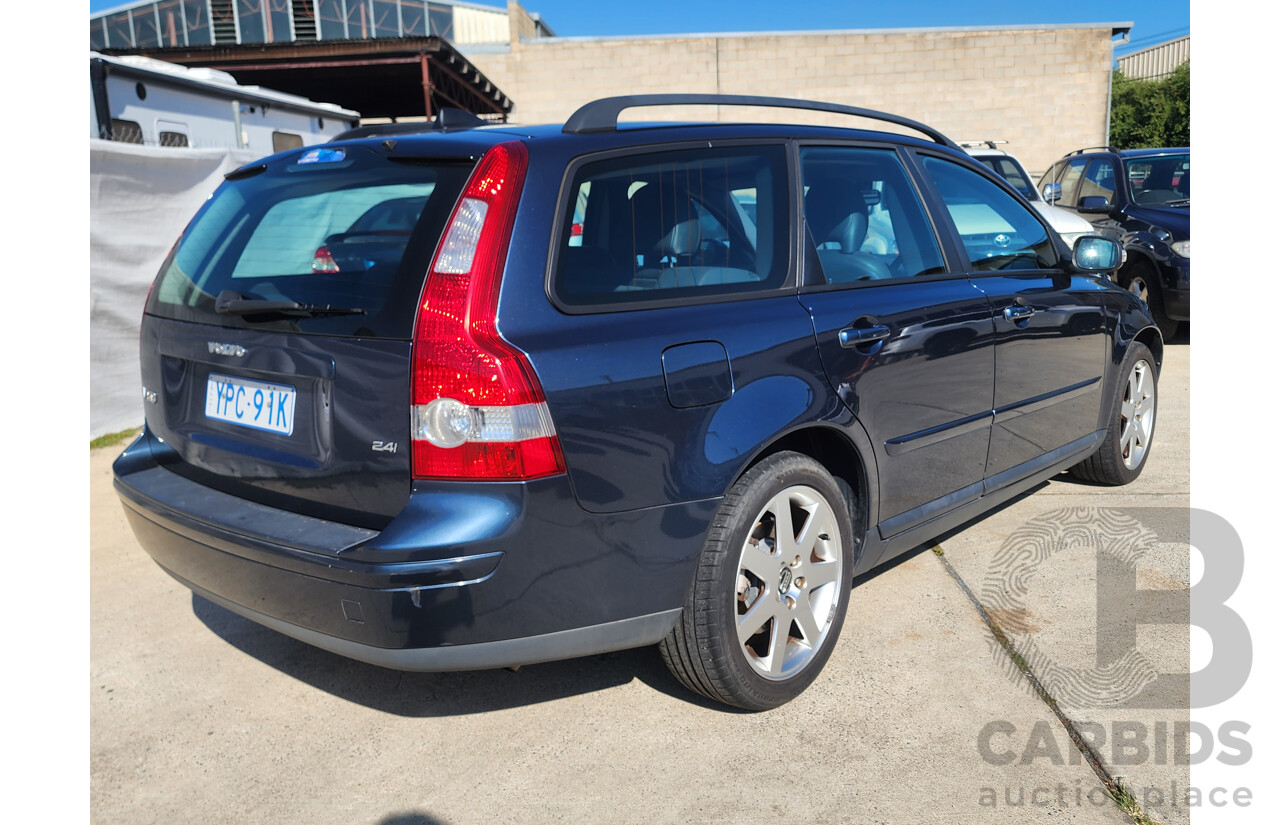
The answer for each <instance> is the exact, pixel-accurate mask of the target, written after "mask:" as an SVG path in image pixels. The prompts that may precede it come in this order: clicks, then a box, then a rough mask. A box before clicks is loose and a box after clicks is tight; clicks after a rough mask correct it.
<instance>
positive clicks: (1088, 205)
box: [1076, 195, 1111, 215]
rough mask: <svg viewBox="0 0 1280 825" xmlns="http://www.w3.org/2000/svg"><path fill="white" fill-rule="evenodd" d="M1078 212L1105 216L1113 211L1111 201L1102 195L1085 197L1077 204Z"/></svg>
mask: <svg viewBox="0 0 1280 825" xmlns="http://www.w3.org/2000/svg"><path fill="white" fill-rule="evenodd" d="M1076 211H1077V212H1080V213H1081V214H1085V215H1105V214H1106V213H1107V212H1110V211H1111V201H1109V200H1107V199H1106V198H1104V197H1102V196H1101V195H1085V196H1084V197H1083V198H1081V199H1080V202H1079V203H1077V204H1076Z"/></svg>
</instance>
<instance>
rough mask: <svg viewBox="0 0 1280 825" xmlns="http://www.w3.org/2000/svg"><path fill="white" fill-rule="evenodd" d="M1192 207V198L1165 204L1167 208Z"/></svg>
mask: <svg viewBox="0 0 1280 825" xmlns="http://www.w3.org/2000/svg"><path fill="white" fill-rule="evenodd" d="M1190 205H1191V198H1184V199H1183V200H1180V201H1169V202H1168V203H1166V204H1165V206H1190Z"/></svg>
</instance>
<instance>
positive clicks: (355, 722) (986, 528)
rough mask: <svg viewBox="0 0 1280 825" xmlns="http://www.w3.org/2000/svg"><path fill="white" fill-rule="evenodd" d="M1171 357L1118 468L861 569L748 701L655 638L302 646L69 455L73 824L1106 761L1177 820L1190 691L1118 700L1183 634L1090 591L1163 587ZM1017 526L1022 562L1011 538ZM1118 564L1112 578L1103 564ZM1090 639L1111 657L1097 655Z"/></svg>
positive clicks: (605, 798)
mask: <svg viewBox="0 0 1280 825" xmlns="http://www.w3.org/2000/svg"><path fill="white" fill-rule="evenodd" d="M1189 372H1190V346H1189V345H1188V344H1186V343H1185V339H1184V342H1183V343H1180V344H1172V345H1170V346H1169V347H1168V348H1167V350H1166V358H1165V369H1164V373H1163V375H1162V380H1161V382H1160V412H1159V420H1158V423H1157V430H1156V439H1157V440H1156V446H1155V449H1154V452H1153V453H1152V455H1151V457H1150V460H1149V463H1148V465H1147V467H1146V470H1145V472H1144V474H1143V476H1142V477H1141V478H1140V479H1139V480H1138V481H1137V482H1136V483H1134V484H1133V485H1130V486H1129V487H1126V488H1122V489H1114V488H1111V489H1108V488H1100V487H1093V486H1089V485H1085V484H1080V483H1077V482H1075V481H1072V480H1070V479H1069V478H1068V477H1066V476H1062V477H1061V478H1060V479H1055V480H1053V481H1051V482H1048V483H1047V484H1044V485H1042V486H1041V487H1040V488H1039V489H1037V490H1035V491H1033V492H1032V493H1031V494H1029V495H1026V496H1023V497H1021V498H1020V499H1017V500H1015V501H1014V502H1012V503H1011V504H1009V505H1007V506H1005V507H1004V508H1002V509H1001V510H999V511H998V512H996V513H994V514H992V515H989V516H987V517H985V518H983V519H982V520H980V521H977V522H975V523H973V524H970V525H968V526H967V527H966V528H964V529H962V530H960V531H957V532H955V533H953V534H951V535H948V536H945V537H943V538H942V539H941V540H940V542H939V547H938V550H940V551H941V552H940V553H939V552H934V551H931V549H930V548H922V549H920V550H918V551H916V552H914V553H912V554H908V555H907V556H905V557H904V558H903V559H902V560H901V561H900V562H898V563H897V564H895V565H894V566H892V567H891V568H889V569H886V570H882V571H879V572H878V573H877V574H876V575H873V576H871V577H869V578H866V579H865V580H863V581H860V582H859V583H858V584H857V586H856V587H855V589H854V591H853V595H852V602H851V607H850V611H849V615H848V619H847V621H846V625H845V629H844V633H843V635H842V637H841V639H840V640H839V644H838V646H837V648H836V650H835V652H834V654H833V656H832V658H831V660H830V662H829V664H828V665H827V667H826V669H825V671H824V672H823V674H822V676H821V677H820V678H819V679H818V681H817V683H816V684H815V685H814V686H813V687H812V688H810V689H809V690H808V691H807V692H806V693H805V694H804V695H803V696H801V697H800V698H799V699H797V700H796V701H794V702H792V703H790V704H788V705H785V706H783V707H781V708H778V709H777V710H774V711H770V712H767V713H760V714H747V713H739V712H733V711H730V710H726V709H724V708H722V707H719V706H713V705H710V704H708V703H705V702H703V701H701V700H699V699H698V698H697V697H695V696H694V695H693V694H691V693H689V692H687V691H686V690H684V689H683V688H682V687H681V686H680V685H679V684H678V683H677V682H676V681H675V680H674V679H673V678H672V677H671V676H670V675H668V673H667V671H666V669H665V668H664V666H663V664H662V661H661V659H660V657H659V656H658V653H657V651H656V649H642V650H634V651H626V652H621V653H614V654H607V655H603V656H596V657H590V658H586V659H579V660H574V661H568V662H559V663H552V664H545V665H537V666H532V667H526V668H522V669H520V670H519V671H517V672H514V673H513V672H509V671H505V670H498V671H484V672H474V673H456V674H402V673H398V672H394V671H389V670H383V669H380V668H377V667H374V666H370V665H365V664H362V663H359V662H352V661H348V660H344V659H341V658H339V657H337V656H334V655H331V654H329V653H326V652H324V651H320V650H318V649H315V648H311V647H308V646H307V645H305V644H303V643H301V642H296V641H294V640H292V639H289V638H286V637H284V636H281V635H279V634H276V633H274V632H272V631H270V630H266V629H264V628H261V627H258V626H257V625H254V624H252V623H250V622H248V621H246V620H244V619H242V618H240V617H238V616H236V615H234V614H231V613H229V612H227V611H225V610H223V609H221V608H219V607H216V606H214V605H212V604H210V603H209V602H207V601H204V600H203V599H200V598H197V597H193V596H192V595H191V593H190V592H189V591H187V590H186V589H185V588H184V587H182V586H181V585H179V584H178V583H177V582H175V581H173V580H172V579H170V578H169V577H168V576H167V575H166V574H165V573H163V572H162V571H161V570H160V568H158V567H157V566H156V565H155V564H154V563H153V562H152V561H151V560H150V558H149V557H148V556H147V555H146V554H145V553H144V552H143V551H142V550H141V549H140V548H139V547H138V545H137V544H136V542H135V541H134V540H133V536H132V534H131V533H130V531H129V529H128V527H127V525H126V523H125V519H124V515H123V512H122V509H121V506H120V504H119V503H118V501H117V500H116V497H115V494H114V492H113V491H112V489H111V472H110V465H111V461H112V460H113V459H114V457H115V455H116V454H117V453H118V452H119V449H118V448H117V449H105V450H97V451H94V452H93V453H92V455H91V459H90V467H91V470H90V472H91V489H92V492H91V508H92V509H91V517H90V518H91V530H92V553H91V558H92V562H91V563H92V570H91V598H92V604H91V617H92V628H91V657H92V661H91V671H90V672H91V682H90V690H91V697H90V711H91V806H92V813H93V819H94V821H95V822H101V823H117V822H118V823H138V822H166V823H171V822H201V823H210V822H234V823H282V822H305V823H308V824H309V825H322V824H323V823H343V825H349V823H380V825H393V823H394V825H409V823H452V824H456V825H462V824H463V823H497V822H512V823H542V822H570V823H594V822H618V823H661V822H710V823H756V822H761V823H763V822H771V823H777V822H806V823H808V822H823V823H827V822H849V823H855V822H857V823H861V822H868V823H871V822H886V823H888V822H893V823H898V822H901V823H932V822H937V823H957V822H982V823H989V822H990V823H1003V822H1008V823H1026V822H1036V821H1042V820H1045V819H1049V818H1053V819H1054V821H1062V822H1119V823H1124V822H1131V821H1133V820H1132V819H1131V817H1130V816H1129V815H1126V814H1125V813H1122V812H1121V810H1120V808H1119V807H1117V805H1116V803H1115V802H1114V801H1113V799H1112V796H1113V795H1114V794H1115V793H1116V789H1117V788H1118V787H1120V785H1117V784H1115V783H1116V781H1117V780H1116V778H1117V777H1121V776H1122V777H1123V779H1121V780H1119V782H1120V783H1121V784H1122V785H1123V786H1124V787H1126V788H1128V789H1130V790H1131V791H1133V793H1134V795H1135V796H1136V797H1137V803H1138V804H1139V806H1140V807H1141V808H1142V810H1143V811H1145V814H1141V813H1140V814H1139V816H1142V815H1149V816H1151V817H1152V818H1153V819H1156V820H1163V821H1168V822H1187V821H1189V817H1187V816H1186V814H1185V812H1186V810H1187V809H1186V808H1185V807H1184V806H1182V805H1179V806H1178V807H1174V806H1173V805H1172V804H1171V803H1172V801H1173V800H1175V799H1177V797H1178V791H1177V789H1179V788H1182V789H1185V788H1186V786H1187V784H1188V776H1187V774H1188V769H1187V767H1186V766H1185V765H1177V764H1176V762H1177V761H1178V760H1177V758H1176V753H1175V752H1176V748H1175V747H1174V746H1173V744H1171V743H1172V739H1173V738H1175V736H1174V735H1175V733H1176V732H1177V731H1176V728H1177V725H1178V723H1179V722H1182V723H1184V724H1185V720H1186V718H1187V711H1186V710H1185V708H1184V709H1177V708H1173V709H1169V710H1161V709H1159V708H1156V709H1152V708H1146V709H1142V710H1133V709H1126V708H1125V707H1124V705H1125V704H1126V703H1129V704H1132V700H1133V697H1134V693H1135V691H1136V690H1139V689H1149V687H1150V684H1151V679H1152V678H1153V677H1152V674H1153V673H1155V674H1159V673H1175V674H1177V673H1185V672H1186V671H1187V670H1189V668H1188V661H1189V653H1188V650H1189V632H1188V629H1187V627H1186V625H1185V623H1183V624H1182V625H1181V626H1180V627H1179V626H1177V625H1173V626H1168V627H1166V626H1160V625H1153V624H1149V623H1141V621H1140V620H1139V625H1140V626H1139V627H1138V630H1137V632H1136V634H1130V635H1133V636H1134V638H1135V639H1136V641H1134V642H1133V644H1128V642H1127V641H1126V640H1127V639H1128V638H1129V636H1128V635H1126V632H1127V631H1125V630H1124V628H1123V627H1120V628H1119V629H1117V630H1116V632H1115V633H1112V632H1111V629H1110V628H1109V626H1100V625H1105V622H1103V621H1101V620H1099V619H1098V610H1097V604H1098V603H1099V598H1100V593H1101V598H1103V601H1104V603H1105V604H1106V605H1107V607H1106V608H1105V611H1106V612H1105V614H1104V617H1103V618H1104V619H1107V620H1110V618H1111V617H1112V615H1113V614H1114V613H1115V611H1114V610H1112V609H1111V605H1113V604H1114V603H1119V602H1122V601H1123V599H1122V598H1121V597H1122V596H1123V595H1124V594H1125V593H1128V592H1135V591H1134V588H1137V589H1139V590H1141V589H1148V590H1150V589H1155V590H1164V591H1170V592H1173V593H1175V594H1177V593H1185V591H1186V589H1187V586H1188V582H1189V562H1188V549H1187V544H1186V541H1187V530H1186V508H1187V507H1188V506H1189V495H1190V479H1189V469H1190V461H1189V447H1188V427H1187V425H1188V402H1189V392H1188V390H1189ZM1063 525H1073V526H1072V528H1071V529H1069V530H1068V529H1065V528H1063V527H1062V526H1063ZM1116 536H1126V537H1128V538H1127V541H1128V544H1124V545H1123V546H1122V547H1120V549H1118V550H1117V549H1116V548H1117V545H1116V541H1115V537H1116ZM1029 537H1030V538H1029ZM1029 540H1030V541H1039V542H1041V545H1040V546H1041V548H1042V550H1041V552H1040V553H1039V555H1038V556H1035V557H1034V558H1033V560H1032V562H1030V563H1028V562H1027V561H1026V559H1025V557H1020V556H1019V554H1018V553H1017V552H1016V551H1017V548H1018V547H1021V546H1024V544H1025V542H1027V541H1029ZM1020 542H1021V543H1022V544H1020ZM1046 548H1047V549H1046ZM1011 551H1012V552H1011ZM1020 559H1021V561H1020ZM1099 559H1102V561H1099ZM1011 560H1012V561H1011ZM1117 564H1120V565H1121V567H1120V568H1117V567H1116V565H1117ZM1124 564H1129V567H1131V568H1132V569H1133V570H1134V571H1136V572H1135V573H1133V574H1132V575H1133V576H1136V584H1134V585H1133V586H1132V587H1130V589H1129V590H1128V591H1126V590H1124V588H1123V585H1124V584H1125V583H1126V582H1127V581H1128V579H1126V578H1125V577H1124V576H1123V575H1117V576H1113V575H1111V573H1112V572H1113V571H1114V570H1117V569H1119V570H1121V572H1122V573H1123V570H1124V569H1127V568H1124V567H1123V565H1124ZM1107 565H1110V566H1107ZM1100 569H1101V570H1103V571H1104V575H1103V576H1102V577H1101V578H1102V580H1103V582H1104V588H1102V590H1101V591H1100V589H1099V586H1098V581H1099V576H1098V574H1097V571H1098V570H1100ZM1114 582H1119V585H1114ZM1113 585H1114V586H1113ZM1108 588H1109V589H1108ZM1103 591H1105V592H1103ZM970 594H972V598H971V595H970ZM1116 594H1118V595H1116ZM1113 595H1115V599H1112V596H1113ZM975 600H976V601H975ZM977 603H982V604H983V605H984V606H985V607H986V608H988V609H987V611H986V618H985V619H984V615H983V614H982V613H981V612H980V611H979V609H978V608H977V606H976V604H977ZM1116 615H1120V616H1121V617H1123V615H1126V614H1124V612H1123V611H1120V613H1118V614H1116ZM986 619H990V621H991V622H993V623H994V625H995V626H996V627H999V628H1000V629H1001V632H1002V633H1003V636H1004V637H1005V639H1006V640H1007V641H1008V643H1009V644H1010V645H1011V646H1012V648H1013V649H1014V650H1016V651H1019V655H1018V656H1017V657H1010V655H1009V653H1008V652H1007V651H1006V649H1005V648H1004V647H1002V646H1001V645H1000V644H999V643H998V642H997V641H996V636H995V634H994V633H993V631H992V625H990V624H988V623H987V620H986ZM1122 624H1123V622H1122ZM1126 645H1128V647H1126ZM1100 648H1105V651H1106V652H1107V655H1108V656H1109V657H1111V658H1113V659H1115V660H1117V661H1119V662H1120V664H1119V665H1116V664H1115V663H1114V662H1111V661H1108V662H1107V663H1106V664H1107V665H1108V667H1105V668H1100V667H1099V663H1100V662H1101V660H1102V658H1104V657H1101V656H1100V655H1099V654H1098V650H1099V649H1100ZM1113 654H1114V655H1113ZM1016 662H1022V663H1024V664H1026V665H1027V667H1029V669H1030V670H1031V672H1032V673H1033V674H1035V675H1036V676H1037V679H1038V680H1039V684H1040V685H1041V691H1040V692H1039V693H1038V692H1037V691H1036V690H1034V689H1032V687H1031V686H1030V685H1031V682H1030V681H1029V680H1028V679H1027V676H1026V674H1025V673H1024V672H1023V671H1022V670H1021V669H1020V668H1019V666H1018V664H1017V663H1016ZM1080 674H1083V675H1084V676H1085V677H1088V678H1084V679H1083V680H1081V679H1077V678H1075V677H1076V676H1078V675H1080ZM1169 683H1170V682H1169V680H1166V682H1165V683H1162V684H1165V685H1166V686H1167V685H1168V684H1169ZM1172 684H1173V687H1174V688H1176V687H1177V680H1176V679H1175V680H1173V682H1172ZM1055 692H1057V694H1058V695H1057V696H1055V695H1054V693H1055ZM1175 692H1176V691H1175ZM1046 696H1049V697H1052V698H1053V699H1055V702H1056V707H1057V710H1055V709H1054V708H1053V707H1051V704H1050V703H1049V702H1046V699H1045V697H1046ZM1166 704H1168V703H1167V702H1166ZM1064 722H1065V724H1064ZM1139 727H1140V728H1142V732H1141V736H1139V731H1138V728H1139ZM1073 732H1074V734H1075V737H1076V739H1077V740H1078V741H1084V742H1089V741H1091V742H1092V743H1093V747H1092V748H1091V749H1086V750H1088V751H1090V753H1089V755H1090V756H1092V757H1094V758H1096V759H1097V763H1096V764H1091V762H1090V759H1089V758H1085V757H1082V755H1081V747H1080V746H1079V745H1078V744H1076V743H1075V742H1073V739H1072V734H1073ZM1100 735H1101V737H1102V738H1101V739H1100V738H1099V737H1100ZM1161 741H1163V742H1164V743H1165V744H1164V745H1163V746H1162V745H1161V744H1160V742H1161ZM1117 743H1118V745H1119V747H1118V748H1117V747H1116V746H1117ZM1138 745H1142V746H1143V747H1144V748H1145V751H1146V754H1145V756H1143V752H1142V750H1139V749H1138V747H1137V746H1138ZM1139 757H1142V758H1139ZM1106 783H1111V786H1110V787H1108V784H1106ZM1171 783H1172V786H1173V787H1172V788H1171ZM1151 788H1160V789H1163V791H1162V800H1163V801H1157V800H1156V799H1155V797H1154V796H1153V795H1152V794H1151V793H1149V792H1148V791H1149V789H1151ZM1144 794H1145V799H1144Z"/></svg>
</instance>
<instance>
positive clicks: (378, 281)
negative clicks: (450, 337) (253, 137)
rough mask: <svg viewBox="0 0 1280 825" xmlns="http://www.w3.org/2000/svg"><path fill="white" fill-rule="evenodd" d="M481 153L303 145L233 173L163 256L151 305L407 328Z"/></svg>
mask: <svg viewBox="0 0 1280 825" xmlns="http://www.w3.org/2000/svg"><path fill="white" fill-rule="evenodd" d="M470 167H471V163H470V161H467V160H463V161H460V162H451V161H412V160H409V161H394V160H390V159H388V158H387V157H386V156H385V155H383V154H381V153H380V152H377V151H375V150H372V149H369V148H366V147H361V146H347V147H341V148H324V149H314V148H313V149H310V150H302V151H299V152H296V153H292V154H289V155H286V156H284V157H283V158H282V159H279V160H275V161H273V162H271V163H270V164H268V166H267V168H266V169H265V170H264V171H261V172H259V173H257V174H253V173H252V171H249V172H247V173H245V174H241V175H233V176H232V177H233V178H234V179H232V180H228V181H226V182H225V183H223V184H222V186H220V187H219V188H218V190H217V191H216V192H215V193H214V194H213V196H212V197H211V198H210V199H209V200H208V201H207V202H206V204H205V206H204V207H203V208H202V209H201V210H200V212H199V213H197V215H196V217H195V218H194V219H193V220H192V222H191V224H190V225H189V226H188V227H187V229H186V231H185V232H184V233H183V235H182V237H181V239H180V240H179V242H178V244H177V245H176V246H175V247H174V249H173V251H172V252H171V253H170V255H169V258H168V259H167V260H166V261H165V263H164V265H163V266H162V268H161V271H160V275H159V277H158V279H157V282H156V285H155V288H154V289H153V290H152V294H151V298H150V300H149V301H148V303H147V312H148V313H150V314H153V315H158V316H161V317H165V318H172V319H174V320H180V321H194V322H198V323H205V324H216V325H219V326H226V327H253V328H255V329H278V330H281V331H291V332H301V333H315V334H324V335H346V336H358V337H367V338H395V339H407V338H411V337H412V334H413V329H412V328H413V319H414V316H415V309H416V306H417V301H418V298H419V296H420V294H421V291H422V281H423V277H424V275H425V273H426V271H427V267H428V266H429V264H430V260H431V255H432V253H433V252H434V250H435V247H436V244H437V243H438V242H439V239H440V235H441V233H442V231H443V227H444V224H445V222H446V221H447V220H448V217H449V214H450V211H451V210H452V208H453V205H454V203H455V201H456V200H457V197H458V193H459V191H460V190H461V188H462V186H463V184H464V183H465V181H466V176H467V174H468V172H469V171H470Z"/></svg>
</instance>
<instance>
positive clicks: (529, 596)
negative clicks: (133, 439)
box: [115, 434, 718, 670]
mask: <svg viewBox="0 0 1280 825" xmlns="http://www.w3.org/2000/svg"><path fill="white" fill-rule="evenodd" d="M147 438H148V436H147V435H145V434H144V436H143V437H142V438H141V439H139V442H138V443H135V444H134V445H133V446H131V447H130V448H129V450H127V451H126V452H125V454H124V455H123V456H121V458H120V459H119V460H118V461H117V463H116V478H115V486H116V490H117V492H118V494H119V495H120V498H121V501H122V503H123V504H124V507H125V513H126V515H127V517H128V520H129V523H130V526H131V527H132V528H133V531H134V534H135V535H136V536H137V538H138V542H139V543H140V544H141V545H142V547H143V548H144V549H145V550H146V551H147V553H149V554H150V555H151V556H152V558H153V559H154V560H155V561H156V562H157V563H158V564H159V565H160V566H161V567H162V568H163V569H164V570H165V571H167V572H168V573H169V574H170V575H172V576H173V577H174V578H176V579H178V580H179V581H181V582H182V583H183V584H185V585H187V586H188V587H190V588H191V590H192V591H194V592H196V593H198V594H200V595H201V596H204V597H205V598H207V599H209V600H210V601H213V602H214V603H216V604H219V605H221V606H223V607H225V608H227V609H229V610H231V611H233V612H236V613H239V614H240V615H242V616H245V617H246V618H248V619H250V620H252V621H255V622H258V623H260V624H263V625H265V626H267V627H271V628H273V629H275V630H277V631H279V632H281V633H284V634H286V635H289V636H292V637H294V638H297V639H300V640H302V641H304V642H307V643H309V644H313V645H315V646H317V647H321V648H325V649H327V650H330V651H333V652H335V653H338V654H340V655H343V656H347V657H350V658H354V659H359V660H362V661H366V662H371V663H373V664H377V665H382V666H384V667H392V668H397V669H402V670H459V669H475V668H487V667H503V666H513V665H521V664H532V663H534V662H540V661H550V660H554V659H564V658H572V657H574V656H583V655H590V654H594V653H601V652H605V651H609V650H620V649H624V648H629V647H638V646H641V645H646V644H651V643H654V642H657V641H659V640H660V639H661V638H662V637H663V636H664V635H666V633H667V632H668V631H669V630H670V629H671V627H672V626H673V625H674V624H675V621H676V619H677V617H678V616H679V612H680V607H681V605H682V604H683V603H684V597H685V593H686V591H687V588H688V586H689V583H690V582H691V581H692V576H693V571H694V567H695V564H696V559H697V555H698V553H699V551H700V549H701V545H702V539H703V535H704V534H705V531H706V527H707V525H708V524H709V522H710V519H711V517H712V515H713V514H714V511H715V508H716V506H717V505H718V501H704V502H692V503H686V504H678V505H670V506H665V507H660V508H650V509H646V510H638V511H631V512H626V513H615V514H610V515H608V516H603V515H594V514H591V513H587V512H585V511H583V510H582V509H581V508H580V507H579V506H578V505H577V502H576V499H575V498H574V496H573V494H572V490H570V489H569V481H568V478H567V477H565V476H559V477H554V478H548V479H540V480H538V481H534V482H528V483H500V484H467V483H437V484H423V483H419V484H418V485H416V486H415V489H414V493H413V495H412V496H411V497H410V501H409V505H408V506H407V507H406V508H405V510H404V512H402V513H401V515H400V516H398V517H397V518H396V519H395V520H394V521H392V523H391V524H390V525H388V527H387V528H386V529H384V530H382V531H380V532H379V531H371V530H363V529H361V528H353V527H349V526H346V525H340V524H335V523H333V522H327V521H324V520H322V519H313V518H309V517H306V516H299V515H297V514H295V513H290V512H288V511H284V510H278V509H275V508H270V507H266V506H264V505H260V504H255V503H252V502H247V501H245V500H243V499H240V498H238V497H235V496H231V495H229V494H226V493H223V492H220V491H217V490H213V489H211V488H208V487H205V486H203V485H200V484H196V483H195V482H193V481H191V480H189V479H186V478H184V477H182V476H180V475H178V474H177V473H175V472H173V471H172V470H170V469H167V468H165V467H163V466H160V465H158V464H156V463H155V462H153V461H151V460H149V450H148V448H147V445H146V443H145V441H146V439H147Z"/></svg>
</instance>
